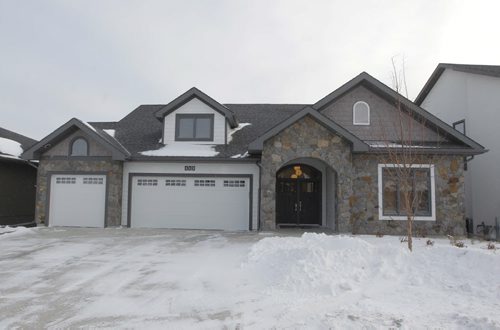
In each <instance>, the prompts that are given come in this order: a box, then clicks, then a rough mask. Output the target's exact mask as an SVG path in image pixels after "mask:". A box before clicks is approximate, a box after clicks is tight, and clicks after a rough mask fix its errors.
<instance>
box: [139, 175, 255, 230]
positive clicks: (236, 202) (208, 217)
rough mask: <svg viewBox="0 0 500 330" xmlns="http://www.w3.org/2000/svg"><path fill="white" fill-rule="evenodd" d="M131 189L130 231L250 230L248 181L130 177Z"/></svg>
mask: <svg viewBox="0 0 500 330" xmlns="http://www.w3.org/2000/svg"><path fill="white" fill-rule="evenodd" d="M131 188H132V193H131V211H130V226H131V227H142V228H181V229H223V230H248V229H249V222H250V179H249V178H245V177H243V178H240V177H234V178H233V177H231V178H229V177H175V176H173V177H167V176H151V177H145V176H133V177H132V187H131Z"/></svg>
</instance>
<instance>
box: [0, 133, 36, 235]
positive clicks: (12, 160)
mask: <svg viewBox="0 0 500 330" xmlns="http://www.w3.org/2000/svg"><path fill="white" fill-rule="evenodd" d="M35 143H36V141H35V140H33V139H30V138H28V137H26V136H23V135H21V134H17V133H14V132H12V131H9V130H6V129H4V128H1V127H0V225H34V224H35V222H34V220H35V195H36V187H35V185H36V173H37V166H36V164H35V163H33V162H30V161H26V160H24V159H22V158H20V156H21V154H22V153H23V150H26V149H28V147H31V146H32V145H33V144H35Z"/></svg>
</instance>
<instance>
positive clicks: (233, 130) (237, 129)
mask: <svg viewBox="0 0 500 330" xmlns="http://www.w3.org/2000/svg"><path fill="white" fill-rule="evenodd" d="M249 125H252V124H251V123H240V124H239V125H238V126H237V127H235V128H232V129H230V130H229V134H228V136H227V143H229V142H231V141H232V140H233V134H234V133H236V132H238V131H239V130H240V129H242V128H243V127H245V126H249Z"/></svg>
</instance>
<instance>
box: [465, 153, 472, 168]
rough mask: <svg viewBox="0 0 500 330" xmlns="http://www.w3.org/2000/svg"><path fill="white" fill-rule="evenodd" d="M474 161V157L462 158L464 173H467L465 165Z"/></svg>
mask: <svg viewBox="0 0 500 330" xmlns="http://www.w3.org/2000/svg"><path fill="white" fill-rule="evenodd" d="M473 159H474V155H472V156H469V157H464V171H467V163H468V162H470V161H471V160H473Z"/></svg>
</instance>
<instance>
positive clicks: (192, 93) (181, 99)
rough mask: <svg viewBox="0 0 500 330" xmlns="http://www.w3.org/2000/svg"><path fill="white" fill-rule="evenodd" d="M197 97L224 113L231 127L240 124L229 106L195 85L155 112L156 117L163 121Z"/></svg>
mask: <svg viewBox="0 0 500 330" xmlns="http://www.w3.org/2000/svg"><path fill="white" fill-rule="evenodd" d="M194 98H197V99H198V100H200V101H201V102H203V103H205V104H206V105H208V106H209V107H211V108H212V109H214V110H215V111H217V112H219V113H220V114H222V115H223V116H224V117H225V118H226V120H227V121H228V123H229V125H230V126H231V128H235V127H237V126H238V122H237V120H236V117H235V116H234V113H233V112H232V111H231V110H229V109H228V108H227V107H225V106H224V105H222V104H220V103H219V102H217V101H215V100H214V99H213V98H211V97H210V96H208V95H207V94H205V93H203V92H202V91H200V90H199V89H198V88H196V87H193V88H191V89H189V90H188V91H186V92H185V93H184V94H182V95H180V96H178V97H177V98H175V99H174V100H173V101H172V102H170V103H169V104H167V105H165V106H164V107H162V108H161V109H160V110H158V111H157V112H156V113H155V116H156V118H158V120H160V121H162V120H163V118H165V116H167V115H169V114H170V113H172V112H174V111H175V110H177V109H178V108H180V107H181V106H183V105H184V104H186V103H188V102H189V101H191V100H192V99H194Z"/></svg>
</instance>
